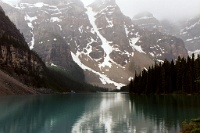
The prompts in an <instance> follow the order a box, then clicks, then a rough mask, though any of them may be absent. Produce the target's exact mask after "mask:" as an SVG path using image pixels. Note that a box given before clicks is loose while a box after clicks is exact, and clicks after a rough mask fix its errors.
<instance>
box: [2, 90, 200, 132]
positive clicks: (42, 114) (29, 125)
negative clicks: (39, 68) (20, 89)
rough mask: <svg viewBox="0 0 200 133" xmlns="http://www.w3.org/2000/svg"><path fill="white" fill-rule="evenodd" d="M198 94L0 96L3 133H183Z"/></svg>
mask: <svg viewBox="0 0 200 133" xmlns="http://www.w3.org/2000/svg"><path fill="white" fill-rule="evenodd" d="M199 109H200V98H199V97H198V96H196V97H195V96H192V97H190V96H182V97H181V96H137V95H134V96H131V95H130V96H129V95H128V94H120V93H103V94H72V95H70V94H69V95H49V96H12V97H1V98H0V133H70V132H72V133H177V132H179V131H180V123H181V122H182V121H183V120H185V119H191V118H193V117H199V116H200V112H198V110H199Z"/></svg>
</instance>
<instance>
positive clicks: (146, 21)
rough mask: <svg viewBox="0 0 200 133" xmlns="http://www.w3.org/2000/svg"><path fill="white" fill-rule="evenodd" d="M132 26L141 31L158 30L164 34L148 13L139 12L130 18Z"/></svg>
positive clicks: (158, 23)
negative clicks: (137, 27) (134, 25)
mask: <svg viewBox="0 0 200 133" xmlns="http://www.w3.org/2000/svg"><path fill="white" fill-rule="evenodd" d="M132 21H133V23H134V24H136V25H138V26H139V27H140V28H141V29H147V30H150V31H152V30H155V29H157V30H159V31H160V32H164V29H163V27H162V25H161V23H160V22H159V21H158V20H157V19H156V18H155V17H154V16H153V14H152V13H150V12H141V13H139V14H137V15H135V16H134V17H133V18H132Z"/></svg>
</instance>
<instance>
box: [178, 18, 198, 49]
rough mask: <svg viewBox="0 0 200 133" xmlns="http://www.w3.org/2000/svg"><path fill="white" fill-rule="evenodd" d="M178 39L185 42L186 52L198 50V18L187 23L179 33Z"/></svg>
mask: <svg viewBox="0 0 200 133" xmlns="http://www.w3.org/2000/svg"><path fill="white" fill-rule="evenodd" d="M180 37H181V38H182V39H183V40H184V41H185V45H186V48H187V49H188V51H190V52H193V51H194V52H195V51H197V50H200V16H197V17H195V18H193V19H190V20H188V21H187V23H186V26H185V27H184V28H183V29H182V30H181V32H180Z"/></svg>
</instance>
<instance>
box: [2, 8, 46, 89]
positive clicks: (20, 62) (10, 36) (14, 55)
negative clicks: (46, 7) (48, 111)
mask: <svg viewBox="0 0 200 133" xmlns="http://www.w3.org/2000/svg"><path fill="white" fill-rule="evenodd" d="M0 18H1V20H0V68H1V69H2V70H3V71H5V72H6V73H8V74H9V75H11V76H13V77H15V78H17V79H18V80H20V81H21V82H23V83H25V84H26V85H29V86H32V87H41V86H43V85H44V84H43V83H42V81H41V79H43V78H44V71H45V68H46V67H45V65H44V63H43V62H42V60H41V59H40V58H39V56H38V55H37V54H36V53H34V52H32V51H31V50H30V49H29V47H28V45H27V43H26V42H25V39H24V37H23V35H22V34H21V33H20V32H19V30H17V28H16V27H15V25H14V24H13V23H12V22H11V21H10V20H9V18H8V17H7V16H5V13H4V12H3V11H2V10H1V11H0Z"/></svg>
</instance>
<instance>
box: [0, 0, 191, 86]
mask: <svg viewBox="0 0 200 133" xmlns="http://www.w3.org/2000/svg"><path fill="white" fill-rule="evenodd" d="M2 5H3V4H2ZM3 8H4V10H5V12H6V13H7V14H10V15H9V16H10V19H11V20H12V21H13V22H14V23H15V24H16V26H17V27H18V28H19V29H20V30H21V32H23V34H24V36H25V39H26V41H27V42H28V44H29V46H30V48H31V49H33V50H34V51H36V52H37V53H38V54H39V55H40V57H41V58H42V60H43V61H44V62H46V63H47V64H50V65H53V66H58V67H62V68H64V69H66V70H68V71H70V72H69V73H71V75H73V76H76V77H74V79H76V78H79V79H78V80H79V81H80V80H85V81H86V82H88V83H90V84H92V85H97V86H103V87H108V88H113V89H114V88H120V87H122V86H124V85H125V84H127V83H128V79H130V78H131V77H132V76H133V75H134V73H135V71H137V72H140V71H142V70H143V69H146V68H148V67H149V66H151V65H152V64H154V62H155V61H162V60H164V59H165V58H167V59H169V60H171V59H176V58H177V57H178V56H182V57H185V56H187V51H186V49H185V47H184V42H183V41H182V40H181V39H179V38H176V37H174V36H171V35H167V34H164V33H161V32H159V31H158V30H149V29H143V28H141V27H140V26H138V25H137V24H134V23H133V22H132V20H131V19H130V18H129V17H127V16H125V15H124V14H123V13H122V12H121V10H120V8H119V7H118V5H117V4H116V2H115V0H96V1H95V2H94V3H92V4H91V5H89V6H87V7H85V6H84V5H83V3H82V2H81V1H80V0H56V1H55V0H21V2H20V3H19V4H18V5H17V6H16V7H9V8H14V9H13V10H10V9H9V8H8V7H6V6H3ZM18 12H19V14H17V13H18ZM12 14H15V16H14V17H13V15H12ZM18 15H19V16H18ZM20 16H23V17H22V18H21V19H20ZM15 18H16V19H15ZM17 18H19V19H17ZM20 24H23V25H24V24H25V25H24V27H21V26H20ZM80 68H81V69H82V70H84V71H81V69H80ZM83 73H84V74H83ZM73 76H72V77H73Z"/></svg>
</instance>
